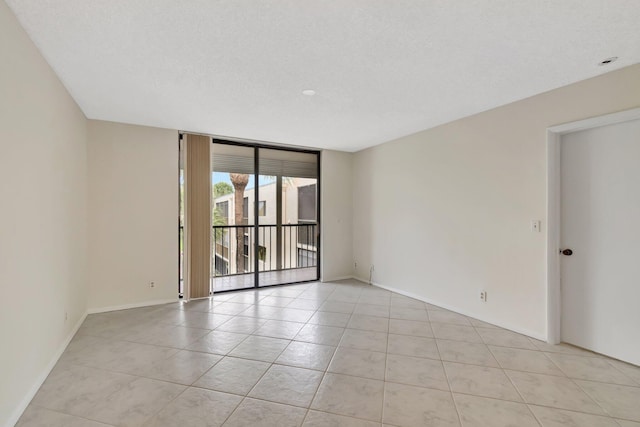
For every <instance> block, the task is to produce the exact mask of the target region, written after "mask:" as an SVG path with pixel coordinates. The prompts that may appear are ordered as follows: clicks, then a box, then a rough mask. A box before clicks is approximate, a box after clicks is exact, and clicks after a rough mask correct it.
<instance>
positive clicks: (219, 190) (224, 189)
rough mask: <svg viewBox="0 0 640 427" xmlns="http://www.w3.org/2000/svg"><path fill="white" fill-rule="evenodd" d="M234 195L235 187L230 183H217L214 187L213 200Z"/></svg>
mask: <svg viewBox="0 0 640 427" xmlns="http://www.w3.org/2000/svg"><path fill="white" fill-rule="evenodd" d="M231 193H233V187H232V186H231V184H229V183H228V182H217V183H216V184H215V185H214V186H213V198H214V199H215V198H217V197H220V196H225V195H227V194H231Z"/></svg>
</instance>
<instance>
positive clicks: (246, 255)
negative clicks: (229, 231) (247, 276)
mask: <svg viewBox="0 0 640 427" xmlns="http://www.w3.org/2000/svg"><path fill="white" fill-rule="evenodd" d="M245 200H246V199H245ZM242 250H243V254H242V255H243V256H244V271H245V273H246V272H248V271H250V269H249V267H250V266H249V236H248V235H247V234H245V235H244V244H243V246H242Z"/></svg>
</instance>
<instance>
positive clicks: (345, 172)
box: [320, 150, 369, 282]
mask: <svg viewBox="0 0 640 427" xmlns="http://www.w3.org/2000/svg"><path fill="white" fill-rule="evenodd" d="M320 169H321V171H320V180H321V181H320V217H321V221H320V239H321V245H320V253H321V258H320V277H321V279H322V281H325V282H326V281H330V280H337V279H341V278H347V277H351V276H353V259H354V256H353V255H354V254H353V245H352V243H353V242H352V237H353V225H354V222H356V223H359V222H360V218H359V217H358V216H355V215H354V210H353V192H352V190H353V187H352V169H353V154H351V153H344V152H340V151H331V150H323V151H322V156H321V158H320ZM366 215H367V216H368V215H369V213H368V212H367V213H366Z"/></svg>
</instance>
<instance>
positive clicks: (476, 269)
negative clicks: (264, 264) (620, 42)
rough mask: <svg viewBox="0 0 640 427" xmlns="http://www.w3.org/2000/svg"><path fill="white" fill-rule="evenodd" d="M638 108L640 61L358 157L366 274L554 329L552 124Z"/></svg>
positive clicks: (438, 299) (359, 236)
mask: <svg viewBox="0 0 640 427" xmlns="http://www.w3.org/2000/svg"><path fill="white" fill-rule="evenodd" d="M638 105H640V66H638V65H636V66H632V67H627V68H624V69H621V70H618V71H615V72H612V73H608V74H605V75H602V76H599V77H596V78H593V79H589V80H585V81H583V82H579V83H576V84H573V85H570V86H566V87H563V88H560V89H557V90H554V91H551V92H547V93H544V94H541V95H538V96H535V97H532V98H528V99H525V100H522V101H519V102H516V103H513V104H510V105H506V106H504V107H500V108H497V109H494V110H491V111H487V112H484V113H481V114H478V115H475V116H472V117H468V118H465V119H461V120H458V121H455V122H452V123H449V124H446V125H443V126H439V127H437V128H434V129H430V130H426V131H423V132H420V133H417V134H414V135H410V136H407V137H404V138H400V139H398V140H396V141H392V142H388V143H385V144H382V145H379V146H377V147H373V148H370V149H367V150H364V151H361V152H358V153H356V155H355V159H354V172H353V174H354V178H353V179H354V187H353V197H354V210H353V218H354V232H353V248H354V258H355V259H356V261H357V262H358V269H357V272H356V274H357V276H359V277H360V278H362V279H365V280H366V279H368V275H369V266H370V265H371V264H373V265H375V271H374V273H373V282H375V283H378V284H381V285H383V286H386V287H390V288H394V289H397V290H400V291H402V292H405V293H409V294H412V295H415V296H418V297H421V298H423V299H425V300H429V301H432V302H433V303H435V304H438V305H442V306H445V307H449V308H452V309H454V310H457V311H459V312H462V313H466V314H468V315H471V316H474V317H477V318H479V319H483V320H486V321H488V322H491V323H495V324H498V325H501V326H504V327H506V328H510V329H513V330H517V331H520V332H524V333H527V334H529V335H531V336H535V337H539V338H544V337H546V252H545V251H546V240H545V233H546V176H547V175H546V174H547V171H546V129H547V127H549V126H552V125H556V124H560V123H565V122H570V121H575V120H579V119H583V118H587V117H592V116H599V115H603V114H607V113H612V112H615V111H620V110H624V109H629V108H633V107H637V106H638ZM535 219H538V220H542V232H541V233H533V232H531V229H530V221H531V220H535ZM481 289H484V290H486V291H487V292H488V302H486V303H483V302H481V301H480V299H479V291H480V290H481Z"/></svg>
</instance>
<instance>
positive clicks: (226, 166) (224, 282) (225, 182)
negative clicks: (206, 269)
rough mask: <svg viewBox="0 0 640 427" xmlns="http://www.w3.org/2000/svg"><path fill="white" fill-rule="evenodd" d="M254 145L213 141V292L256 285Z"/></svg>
mask: <svg viewBox="0 0 640 427" xmlns="http://www.w3.org/2000/svg"><path fill="white" fill-rule="evenodd" d="M254 151H255V149H254V148H253V147H242V146H237V145H228V144H220V143H214V144H213V147H212V168H211V170H212V175H211V182H212V191H213V194H212V212H211V223H212V230H211V232H212V235H211V241H212V251H211V253H212V257H211V258H212V259H211V286H212V290H213V292H214V293H215V292H220V291H227V290H236V289H246V288H253V287H255V274H254V273H255V270H254V268H253V266H254V263H253V260H254V258H255V250H254V246H253V241H254V240H255V230H254V224H255V223H254V215H253V214H252V213H253V194H254V192H255V174H254V171H255V158H254Z"/></svg>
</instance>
